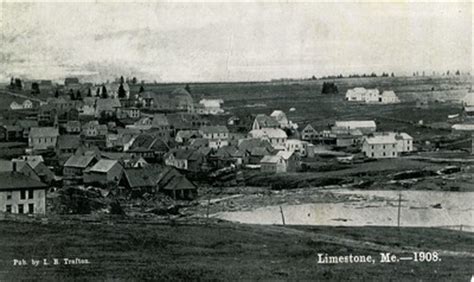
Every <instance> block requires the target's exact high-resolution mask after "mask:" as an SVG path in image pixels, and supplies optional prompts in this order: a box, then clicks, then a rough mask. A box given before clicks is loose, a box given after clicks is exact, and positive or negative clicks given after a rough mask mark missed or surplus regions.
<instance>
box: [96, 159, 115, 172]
mask: <svg viewBox="0 0 474 282" xmlns="http://www.w3.org/2000/svg"><path fill="white" fill-rule="evenodd" d="M116 164H118V161H116V160H105V159H101V160H99V161H98V162H97V163H96V164H95V165H94V166H93V167H91V168H90V170H89V171H92V172H108V171H109V170H111V169H112V168H113V167H114V166H115V165H116Z"/></svg>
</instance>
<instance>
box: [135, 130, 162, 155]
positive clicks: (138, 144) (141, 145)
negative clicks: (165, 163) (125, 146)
mask: <svg viewBox="0 0 474 282" xmlns="http://www.w3.org/2000/svg"><path fill="white" fill-rule="evenodd" d="M140 149H142V150H143V149H144V150H153V151H162V152H167V151H168V150H169V146H168V145H167V144H166V142H165V141H163V140H162V139H161V138H159V137H156V136H153V135H150V134H141V135H138V136H137V137H136V138H135V141H133V143H132V146H130V151H135V150H140Z"/></svg>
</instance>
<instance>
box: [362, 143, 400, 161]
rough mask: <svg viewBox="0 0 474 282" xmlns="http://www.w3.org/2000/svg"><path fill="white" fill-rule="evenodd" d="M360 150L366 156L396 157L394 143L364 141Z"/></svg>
mask: <svg viewBox="0 0 474 282" xmlns="http://www.w3.org/2000/svg"><path fill="white" fill-rule="evenodd" d="M362 152H364V154H365V156H366V157H368V158H375V159H387V158H396V157H398V150H397V145H396V143H387V144H368V143H367V142H364V144H363V145H362Z"/></svg>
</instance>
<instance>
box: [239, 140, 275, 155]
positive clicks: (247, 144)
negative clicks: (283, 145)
mask: <svg viewBox="0 0 474 282" xmlns="http://www.w3.org/2000/svg"><path fill="white" fill-rule="evenodd" d="M238 147H239V149H241V150H245V151H248V152H250V151H251V150H253V149H255V148H263V149H265V148H266V149H268V150H273V147H272V144H270V142H268V141H267V140H262V139H259V138H248V139H242V140H240V142H239V145H238Z"/></svg>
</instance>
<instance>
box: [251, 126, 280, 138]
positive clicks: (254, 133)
mask: <svg viewBox="0 0 474 282" xmlns="http://www.w3.org/2000/svg"><path fill="white" fill-rule="evenodd" d="M249 135H250V136H251V137H253V138H263V137H268V138H287V137H288V136H287V135H286V132H285V131H283V130H281V129H280V128H262V129H254V130H251V131H250V132H249Z"/></svg>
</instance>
